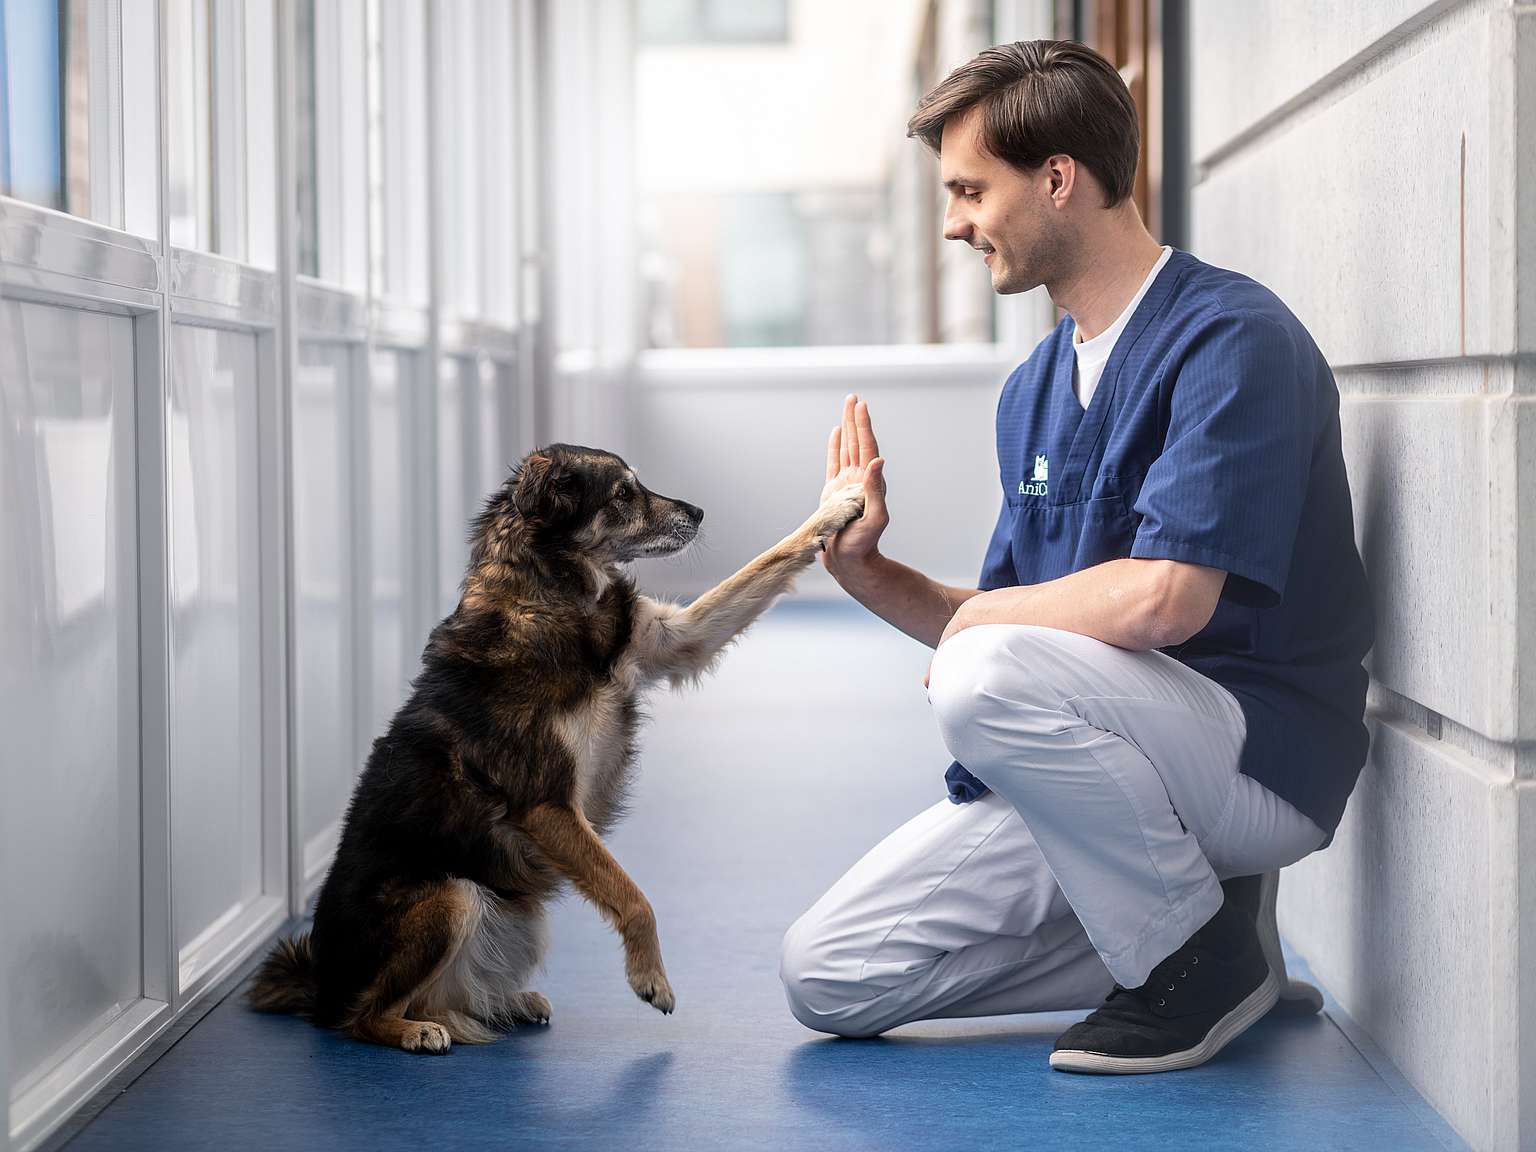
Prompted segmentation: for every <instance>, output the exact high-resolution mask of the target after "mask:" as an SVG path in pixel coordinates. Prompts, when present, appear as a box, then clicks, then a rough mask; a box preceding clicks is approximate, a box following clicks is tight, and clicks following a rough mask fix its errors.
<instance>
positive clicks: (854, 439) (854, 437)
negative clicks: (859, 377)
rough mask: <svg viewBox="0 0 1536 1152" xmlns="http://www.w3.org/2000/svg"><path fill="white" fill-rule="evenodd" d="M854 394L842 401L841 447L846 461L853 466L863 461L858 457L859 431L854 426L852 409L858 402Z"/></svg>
mask: <svg viewBox="0 0 1536 1152" xmlns="http://www.w3.org/2000/svg"><path fill="white" fill-rule="evenodd" d="M858 402H859V398H858V396H856V395H852V396H849V397H848V399H846V400H844V401H843V447H844V449H846V450H847V453H848V463H849V464H851V465H853V466H854V467H855V468H860V467H862V466H863V464H864V461H862V460H860V459H859V432H858V429H857V428H856V427H855V426H854V422H853V410H854V407H855V406H856V405H857V404H858Z"/></svg>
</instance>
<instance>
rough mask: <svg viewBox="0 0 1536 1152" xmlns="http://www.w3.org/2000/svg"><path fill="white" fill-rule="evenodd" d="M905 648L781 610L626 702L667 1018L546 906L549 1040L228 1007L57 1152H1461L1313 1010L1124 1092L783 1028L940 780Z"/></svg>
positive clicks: (855, 628)
mask: <svg viewBox="0 0 1536 1152" xmlns="http://www.w3.org/2000/svg"><path fill="white" fill-rule="evenodd" d="M926 661H927V652H926V650H925V649H923V648H920V647H919V646H918V645H916V644H914V643H912V642H910V641H907V640H905V639H904V638H902V637H900V636H897V635H896V634H894V633H892V632H890V631H889V630H888V629H885V628H884V627H883V626H881V625H879V624H878V622H875V621H872V620H871V619H870V618H868V617H865V616H862V615H860V614H856V613H854V612H852V611H849V610H846V609H834V608H829V607H821V606H812V605H797V604H788V605H784V606H781V607H780V608H779V609H777V610H776V611H775V612H774V613H773V614H772V615H771V616H770V617H769V619H768V620H767V621H765V622H764V623H763V624H762V625H760V626H759V627H758V629H756V630H755V631H754V632H753V633H752V634H750V635H749V636H748V637H747V639H746V640H745V641H744V642H743V643H742V645H741V646H740V648H739V649H738V650H737V651H736V652H734V653H732V654H731V656H729V657H728V659H727V661H726V663H725V666H724V668H723V669H722V671H721V673H720V674H719V675H718V676H717V677H716V678H715V679H714V680H712V681H710V682H709V683H708V684H706V685H705V686H704V687H703V688H701V689H699V690H697V691H694V692H692V693H690V694H688V695H687V696H679V697H663V698H658V699H657V700H656V701H655V703H654V707H653V708H652V712H653V714H654V717H655V720H654V722H653V724H652V725H651V728H650V730H649V731H648V733H647V737H646V742H645V754H644V765H645V768H644V773H643V776H642V778H641V780H640V783H639V786H638V788H637V790H636V794H635V804H634V810H633V814H632V815H631V817H630V818H629V820H628V821H627V822H626V823H625V824H624V825H623V826H622V827H621V829H620V830H619V831H618V833H617V834H616V835H615V836H614V837H613V848H614V851H615V854H616V855H617V856H618V858H619V859H620V860H621V861H622V862H623V863H624V864H625V866H626V867H627V868H628V869H629V870H630V872H631V874H632V875H633V876H634V877H635V879H636V880H637V881H638V882H639V883H640V885H641V886H642V887H643V888H644V889H645V890H646V892H647V893H648V894H649V895H650V897H651V900H652V902H653V903H654V905H655V907H656V910H657V915H658V918H659V920H660V924H661V938H662V945H663V948H664V950H665V953H666V957H667V964H668V968H669V970H670V973H671V975H672V982H673V985H674V986H675V987H676V989H677V993H678V1010H677V1013H676V1015H674V1016H672V1017H663V1016H661V1015H659V1014H658V1013H656V1012H655V1011H654V1010H652V1009H651V1008H649V1007H647V1006H645V1005H643V1004H641V1003H639V1002H638V1001H637V1000H635V999H634V998H633V996H631V994H630V993H629V990H628V988H627V987H626V986H625V984H624V980H623V972H622V964H621V961H620V955H619V949H618V945H617V943H616V941H615V940H614V938H613V936H612V934H611V933H610V932H609V931H608V930H607V928H606V927H605V926H604V925H603V924H602V923H601V921H600V920H599V919H598V917H597V915H596V913H595V912H593V911H592V910H591V909H590V908H589V907H587V906H586V905H585V904H583V903H581V902H579V901H577V900H574V899H570V898H568V899H567V900H566V901H565V902H564V903H563V904H562V905H561V907H560V909H559V911H558V913H557V915H556V917H555V925H554V931H555V946H554V948H553V951H552V954H551V956H550V963H549V967H548V972H547V974H546V976H545V978H544V979H543V980H542V981H541V982H540V983H539V985H538V987H539V988H540V989H541V990H542V991H544V992H545V993H546V994H547V995H548V996H549V997H550V999H551V1001H552V1002H553V1004H554V1022H553V1024H552V1025H551V1026H550V1027H548V1028H544V1029H532V1030H528V1031H524V1032H521V1033H518V1034H515V1035H513V1036H510V1037H508V1038H507V1039H506V1040H504V1041H503V1042H501V1043H498V1044H495V1045H491V1046H487V1047H480V1048H469V1047H457V1048H455V1049H454V1050H453V1051H452V1052H451V1053H450V1054H449V1055H448V1056H446V1057H441V1058H436V1057H422V1056H412V1055H408V1054H405V1053H402V1052H395V1051H391V1050H386V1049H382V1048H377V1047H372V1046H368V1045H362V1044H357V1043H354V1042H352V1041H349V1040H346V1039H343V1038H341V1037H340V1036H337V1035H333V1034H330V1033H323V1032H320V1031H318V1030H316V1029H314V1028H312V1027H310V1026H309V1025H307V1024H304V1023H302V1022H300V1021H297V1020H293V1019H289V1018H273V1017H262V1016H256V1015H253V1014H252V1013H250V1012H248V1011H246V1010H245V1009H244V1008H243V1007H242V1006H241V1005H240V1003H239V1001H238V998H237V997H230V998H229V999H226V1000H225V1001H224V1002H223V1003H221V1004H220V1005H219V1006H218V1007H217V1008H215V1009H214V1010H213V1011H212V1012H211V1013H210V1014H209V1015H208V1016H207V1017H206V1018H205V1019H204V1020H203V1021H202V1022H201V1023H199V1024H198V1025H197V1026H196V1027H194V1028H193V1029H192V1030H191V1031H190V1032H188V1033H187V1035H186V1036H184V1037H183V1038H182V1039H181V1040H180V1041H179V1042H178V1043H177V1044H176V1045H175V1046H174V1047H173V1048H171V1049H170V1051H169V1052H168V1053H166V1054H165V1055H164V1056H163V1057H162V1058H161V1059H160V1060H159V1061H158V1062H156V1063H155V1064H154V1065H153V1066H152V1067H151V1068H149V1069H148V1071H146V1072H145V1073H144V1074H143V1075H142V1076H141V1077H140V1078H139V1079H138V1080H137V1081H135V1082H134V1083H133V1084H132V1086H131V1087H130V1088H129V1089H128V1090H127V1091H126V1092H125V1093H124V1094H122V1095H121V1096H119V1097H118V1098H117V1099H115V1100H114V1101H113V1102H112V1103H111V1104H110V1105H109V1106H107V1107H106V1108H105V1110H104V1111H102V1112H101V1114H100V1115H99V1116H98V1118H97V1119H96V1120H95V1121H93V1122H92V1123H91V1124H89V1125H88V1126H87V1127H86V1128H85V1129H84V1130H83V1131H81V1132H80V1134H79V1135H78V1136H77V1137H76V1138H75V1139H74V1140H73V1141H71V1142H70V1143H69V1145H68V1147H69V1148H70V1149H71V1150H72V1152H74V1150H78V1152H84V1150H86V1149H113V1150H123V1149H156V1150H161V1149H178V1148H221V1149H235V1148H265V1149H275V1148H327V1149H353V1148H357V1149H367V1150H369V1152H384V1150H386V1149H396V1148H401V1149H404V1148H410V1149H420V1148H423V1147H431V1148H460V1147H464V1148H469V1147H488V1146H502V1147H516V1148H546V1147H549V1148H556V1147H558V1148H600V1149H609V1148H612V1149H619V1148H623V1149H635V1150H640V1149H696V1148H761V1149H776V1150H777V1149H798V1148H805V1149H816V1150H818V1152H830V1150H837V1149H872V1150H873V1149H881V1150H886V1149H908V1148H911V1149H919V1148H922V1149H929V1148H937V1147H971V1148H978V1147H1028V1148H1051V1149H1067V1148H1094V1149H1100V1148H1115V1149H1122V1148H1123V1149H1166V1148H1176V1147H1183V1148H1218V1147H1219V1148H1224V1149H1233V1148H1255V1149H1259V1148H1262V1149H1266V1150H1275V1149H1287V1148H1298V1149H1299V1148H1306V1149H1346V1148H1348V1149H1393V1150H1395V1152H1411V1150H1417V1149H1444V1148H1458V1147H1462V1145H1461V1144H1460V1142H1459V1141H1458V1140H1457V1139H1456V1138H1455V1137H1454V1135H1453V1134H1452V1133H1451V1132H1450V1130H1449V1128H1447V1127H1446V1126H1445V1125H1444V1124H1443V1123H1442V1122H1441V1121H1440V1120H1439V1118H1438V1117H1437V1116H1435V1115H1434V1114H1433V1113H1432V1112H1431V1111H1430V1110H1429V1109H1428V1108H1427V1106H1426V1105H1424V1103H1423V1102H1422V1101H1421V1100H1419V1099H1418V1098H1417V1097H1416V1096H1414V1095H1413V1093H1412V1092H1411V1091H1410V1090H1408V1089H1407V1088H1406V1086H1405V1085H1404V1084H1403V1083H1402V1081H1401V1079H1400V1077H1398V1076H1397V1075H1396V1074H1395V1072H1394V1071H1393V1070H1392V1069H1391V1068H1390V1066H1385V1065H1381V1066H1380V1069H1381V1070H1380V1071H1379V1072H1378V1071H1377V1069H1376V1068H1375V1067H1373V1065H1372V1063H1371V1062H1370V1061H1368V1060H1367V1059H1366V1058H1365V1057H1364V1056H1362V1055H1361V1052H1360V1050H1359V1049H1357V1048H1356V1047H1355V1045H1354V1044H1352V1043H1351V1041H1350V1039H1349V1038H1348V1037H1347V1036H1346V1034H1345V1031H1344V1030H1342V1029H1341V1027H1340V1025H1339V1024H1338V1023H1336V1022H1335V1021H1334V1020H1333V1019H1331V1018H1329V1017H1327V1016H1321V1017H1314V1018H1310V1019H1302V1020H1281V1019H1275V1018H1271V1019H1269V1020H1266V1021H1264V1022H1263V1023H1261V1024H1260V1025H1259V1026H1258V1027H1256V1028H1255V1029H1253V1030H1252V1031H1251V1032H1249V1033H1248V1034H1247V1035H1245V1036H1244V1037H1242V1038H1241V1039H1240V1040H1238V1041H1237V1042H1236V1043H1235V1044H1233V1045H1232V1046H1231V1047H1230V1048H1228V1049H1227V1051H1226V1052H1225V1053H1224V1054H1223V1055H1222V1057H1221V1058H1220V1059H1219V1060H1218V1061H1216V1062H1215V1063H1213V1064H1210V1065H1207V1066H1205V1067H1203V1068H1199V1069H1195V1070H1193V1071H1189V1072H1182V1073H1178V1074H1175V1075H1172V1076H1149V1077H1124V1078H1099V1077H1077V1076H1068V1075H1063V1074H1060V1073H1053V1072H1051V1071H1050V1069H1049V1068H1048V1066H1047V1064H1046V1055H1047V1053H1048V1052H1049V1051H1050V1047H1051V1043H1052V1040H1053V1039H1054V1037H1055V1035H1056V1033H1057V1032H1059V1031H1060V1030H1061V1028H1062V1027H1064V1026H1065V1025H1066V1023H1068V1022H1069V1021H1070V1020H1071V1019H1072V1018H1073V1017H1071V1016H1035V1017H1023V1018H992V1019H986V1020H971V1021H954V1022H932V1023H926V1024H917V1025H911V1026H908V1027H906V1028H902V1029H899V1030H897V1031H895V1032H893V1033H891V1034H890V1035H889V1036H887V1037H885V1038H883V1039H881V1040H875V1041H844V1040H833V1039H828V1038H825V1037H820V1036H817V1035H815V1034H813V1033H810V1032H807V1031H806V1030H804V1029H803V1028H801V1027H800V1025H798V1024H797V1023H796V1022H795V1021H794V1020H793V1019H792V1018H791V1017H790V1015H789V1013H788V1011H787V1010H786V1008H785V1005H784V999H783V993H782V991H781V989H780V986H779V983H778V979H777V976H776V964H777V950H778V942H779V937H780V935H781V934H782V932H783V930H784V928H785V927H786V926H787V925H788V924H789V923H790V922H791V921H792V920H793V919H794V917H795V916H796V915H798V914H799V912H800V911H802V910H803V909H804V908H805V907H806V906H807V905H808V904H809V903H810V901H812V900H813V899H814V898H815V897H816V895H817V894H818V893H819V892H820V891H821V890H822V889H823V888H824V887H825V886H826V885H828V884H829V883H831V881H832V880H834V879H835V878H836V877H837V876H838V875H839V874H840V873H841V871H842V870H843V869H844V868H846V867H847V866H848V865H849V864H851V863H852V862H853V861H854V860H855V859H856V858H857V857H858V856H859V855H860V854H861V853H862V852H863V851H864V850H865V849H866V848H867V847H868V846H870V845H871V844H873V843H874V842H875V841H876V840H877V839H878V838H879V837H880V836H881V835H883V834H884V833H885V832H886V831H888V830H889V829H890V828H892V827H894V826H895V825H896V824H897V823H898V822H900V821H901V820H903V819H905V818H906V817H907V816H909V815H911V814H912V813H913V812H915V811H917V810H918V809H919V808H920V807H922V806H923V805H925V804H928V803H931V802H933V801H934V800H936V799H938V798H940V797H941V796H942V794H943V784H942V779H941V776H942V772H943V769H944V767H945V766H946V765H947V764H948V762H949V758H948V757H947V756H946V755H945V754H944V750H943V748H942V746H941V745H940V743H939V741H938V737H937V735H936V733H935V732H934V729H933V725H932V723H931V720H930V717H929V713H928V708H927V703H926V699H925V696H924V692H923V688H922V685H921V678H922V674H923V671H924V668H925V667H926ZM1344 1023H1345V1024H1346V1026H1347V1021H1345V1022H1344ZM1367 1050H1369V1048H1368V1046H1367Z"/></svg>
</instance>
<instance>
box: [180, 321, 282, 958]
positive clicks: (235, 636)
mask: <svg viewBox="0 0 1536 1152" xmlns="http://www.w3.org/2000/svg"><path fill="white" fill-rule="evenodd" d="M172 333H173V334H172V337H171V354H172V371H171V405H170V414H169V424H168V427H167V429H166V454H167V456H168V467H169V486H170V501H169V509H170V517H169V520H170V535H171V566H170V567H171V829H172V855H171V859H172V874H173V878H174V879H173V883H174V888H173V899H174V902H175V909H176V946H177V948H178V949H181V950H185V949H187V947H188V946H189V945H190V944H192V943H193V942H194V941H196V940H197V939H198V937H199V936H201V935H203V934H204V933H205V932H207V931H208V929H209V928H210V927H212V926H214V925H216V924H217V923H219V922H220V921H221V920H222V919H224V918H225V917H227V916H228V915H230V914H232V913H235V912H238V910H239V909H240V908H241V907H242V906H243V905H245V904H246V903H248V902H249V901H251V900H253V899H254V898H256V897H257V896H258V895H260V894H261V886H262V871H261V863H262V861H261V837H262V811H261V804H262V788H261V784H262V781H261V730H260V723H261V692H260V677H261V664H260V643H261V636H260V627H261V618H260V605H259V602H258V588H257V581H258V579H259V567H258V557H257V552H256V550H257V529H258V520H257V511H258V510H257V493H256V337H255V336H254V335H252V334H250V333H243V332H233V331H221V330H218V329H214V328H193V327H185V326H178V327H176V328H174V329H173V330H172Z"/></svg>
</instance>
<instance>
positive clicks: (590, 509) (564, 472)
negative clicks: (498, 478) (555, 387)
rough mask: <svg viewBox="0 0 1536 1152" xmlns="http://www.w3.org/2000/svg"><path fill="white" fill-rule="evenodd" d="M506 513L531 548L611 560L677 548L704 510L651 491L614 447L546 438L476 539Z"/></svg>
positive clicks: (497, 498) (489, 508)
mask: <svg viewBox="0 0 1536 1152" xmlns="http://www.w3.org/2000/svg"><path fill="white" fill-rule="evenodd" d="M509 518H511V519H515V520H516V521H517V522H518V523H519V524H520V525H521V527H522V529H523V534H524V536H525V537H526V538H527V539H528V540H529V542H530V543H531V544H533V546H534V547H537V548H544V549H548V548H564V549H569V550H571V551H575V552H579V553H581V554H582V555H583V556H585V557H587V558H588V559H590V560H593V561H595V562H597V563H601V564H608V563H622V562H623V561H626V560H636V559H639V558H641V557H645V556H671V555H673V554H674V553H677V552H681V551H682V550H683V549H684V548H686V547H687V546H688V545H689V544H690V543H691V542H692V541H693V538H694V537H695V536H697V535H698V532H699V524H700V522H701V521H703V519H704V510H703V509H702V508H698V507H695V506H694V505H692V504H688V503H686V502H684V501H682V500H673V499H671V498H670V497H667V496H662V495H659V494H658V493H655V492H652V491H651V490H650V489H649V488H647V487H646V486H645V485H644V484H642V483H640V480H639V478H638V477H636V476H635V472H634V469H632V468H631V467H630V466H629V465H628V464H626V463H624V461H623V460H621V459H619V457H617V456H615V455H614V454H613V453H612V452H604V451H601V450H600V449H597V448H582V447H578V446H576V445H572V444H551V445H550V446H549V447H547V448H541V449H539V450H538V451H536V452H532V453H529V455H528V456H527V457H526V458H525V459H524V460H523V461H522V463H520V464H519V465H518V466H517V467H516V468H515V469H514V470H513V472H512V475H511V477H510V478H509V479H508V480H507V482H506V484H505V485H503V487H502V488H501V489H500V490H499V491H498V492H497V493H496V494H495V495H493V496H492V497H491V499H490V501H489V502H488V504H487V505H486V510H485V513H484V515H482V517H481V523H480V525H479V528H478V531H477V533H476V535H477V537H478V538H479V539H478V540H477V543H485V542H486V541H485V534H486V533H487V532H488V531H489V532H495V531H496V530H497V526H498V525H499V524H501V525H504V524H505V523H506V522H507V520H508V519H509Z"/></svg>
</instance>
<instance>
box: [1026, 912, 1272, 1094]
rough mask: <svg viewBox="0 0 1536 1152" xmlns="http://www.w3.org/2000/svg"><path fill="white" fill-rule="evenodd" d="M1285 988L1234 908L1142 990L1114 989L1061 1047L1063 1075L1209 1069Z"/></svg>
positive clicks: (1056, 1063) (1054, 1059)
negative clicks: (1208, 1063) (1199, 1066)
mask: <svg viewBox="0 0 1536 1152" xmlns="http://www.w3.org/2000/svg"><path fill="white" fill-rule="evenodd" d="M1278 996H1279V988H1278V985H1277V982H1276V980H1275V977H1274V974H1273V973H1272V972H1271V971H1270V970H1269V964H1268V963H1267V962H1266V961H1265V959H1264V952H1263V949H1262V948H1260V946H1259V937H1258V933H1257V932H1256V931H1255V929H1254V925H1253V920H1252V919H1251V918H1250V917H1249V916H1248V915H1247V913H1246V912H1245V911H1244V910H1243V909H1242V908H1241V907H1240V906H1239V905H1238V904H1237V903H1236V902H1235V901H1229V902H1226V903H1223V904H1222V906H1221V909H1220V911H1218V912H1217V913H1216V915H1215V916H1213V917H1211V919H1210V921H1209V922H1208V923H1207V924H1206V925H1205V926H1204V927H1203V928H1201V929H1200V931H1198V932H1196V933H1195V934H1194V935H1193V936H1191V937H1190V938H1189V939H1188V940H1187V941H1185V943H1184V946H1183V947H1182V948H1180V949H1179V950H1178V951H1177V952H1175V953H1174V954H1173V955H1172V956H1169V957H1168V959H1166V960H1164V961H1163V962H1162V963H1161V964H1159V965H1158V966H1157V967H1156V968H1154V969H1152V974H1151V976H1149V977H1148V978H1147V982H1146V983H1145V984H1143V985H1142V986H1141V987H1140V988H1122V987H1120V986H1119V985H1118V984H1117V985H1116V986H1115V989H1114V991H1112V992H1111V993H1110V994H1109V996H1108V997H1107V998H1106V999H1105V1001H1104V1003H1103V1004H1102V1005H1100V1006H1099V1007H1098V1008H1097V1009H1095V1010H1094V1012H1093V1013H1092V1014H1091V1015H1090V1016H1089V1017H1088V1018H1087V1019H1086V1020H1084V1021H1082V1022H1081V1023H1079V1024H1074V1025H1072V1027H1070V1028H1068V1029H1067V1030H1066V1031H1065V1032H1063V1033H1062V1034H1061V1036H1060V1037H1059V1038H1058V1039H1057V1041H1056V1050H1055V1051H1054V1052H1052V1053H1051V1067H1052V1068H1056V1069H1059V1070H1061V1071H1063V1072H1108V1073H1129V1072H1173V1071H1176V1070H1177V1069H1180V1068H1193V1067H1195V1066H1196V1065H1197V1064H1204V1063H1205V1062H1206V1061H1207V1060H1209V1059H1210V1058H1211V1057H1212V1056H1214V1055H1216V1053H1218V1052H1220V1051H1221V1050H1222V1049H1223V1048H1224V1047H1226V1045H1227V1044H1228V1043H1230V1042H1231V1041H1232V1040H1235V1039H1236V1038H1237V1037H1238V1036H1240V1035H1242V1034H1243V1033H1244V1032H1245V1031H1247V1030H1248V1028H1249V1026H1250V1025H1252V1024H1253V1023H1254V1022H1255V1021H1257V1020H1258V1019H1259V1018H1260V1017H1262V1016H1263V1015H1264V1013H1266V1012H1268V1011H1269V1010H1270V1008H1271V1007H1273V1006H1274V1003H1275V1000H1276V999H1277V998H1278Z"/></svg>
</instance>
